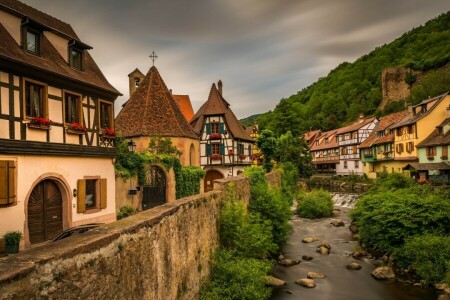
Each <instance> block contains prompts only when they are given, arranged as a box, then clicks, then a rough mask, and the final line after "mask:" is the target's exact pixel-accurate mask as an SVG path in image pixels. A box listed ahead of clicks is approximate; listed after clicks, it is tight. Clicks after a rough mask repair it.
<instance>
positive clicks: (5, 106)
mask: <svg viewBox="0 0 450 300" xmlns="http://www.w3.org/2000/svg"><path fill="white" fill-rule="evenodd" d="M0 90H1V93H0V98H1V101H2V110H1V113H2V114H4V115H9V89H8V88H5V87H1V88H0Z"/></svg>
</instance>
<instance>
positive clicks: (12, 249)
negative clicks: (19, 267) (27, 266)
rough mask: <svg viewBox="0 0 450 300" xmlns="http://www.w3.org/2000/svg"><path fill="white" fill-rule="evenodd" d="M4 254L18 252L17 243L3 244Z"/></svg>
mask: <svg viewBox="0 0 450 300" xmlns="http://www.w3.org/2000/svg"><path fill="white" fill-rule="evenodd" d="M5 251H6V254H14V253H19V244H13V245H8V244H6V245H5Z"/></svg>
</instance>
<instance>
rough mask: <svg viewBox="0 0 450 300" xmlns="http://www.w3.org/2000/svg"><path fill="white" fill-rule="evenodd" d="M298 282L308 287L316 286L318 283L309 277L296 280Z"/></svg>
mask: <svg viewBox="0 0 450 300" xmlns="http://www.w3.org/2000/svg"><path fill="white" fill-rule="evenodd" d="M295 283H296V284H299V285H301V286H304V287H307V288H315V287H316V283H315V282H314V280H312V279H308V278H301V279H298V280H296V281H295Z"/></svg>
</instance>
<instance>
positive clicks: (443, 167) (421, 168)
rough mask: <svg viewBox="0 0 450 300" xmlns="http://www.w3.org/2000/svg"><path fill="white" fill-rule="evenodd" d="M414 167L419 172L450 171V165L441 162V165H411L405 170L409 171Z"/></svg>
mask: <svg viewBox="0 0 450 300" xmlns="http://www.w3.org/2000/svg"><path fill="white" fill-rule="evenodd" d="M409 167H412V168H413V169H416V170H418V171H428V170H450V163H447V162H440V163H410V164H408V165H407V166H406V167H404V168H403V169H408V168H409Z"/></svg>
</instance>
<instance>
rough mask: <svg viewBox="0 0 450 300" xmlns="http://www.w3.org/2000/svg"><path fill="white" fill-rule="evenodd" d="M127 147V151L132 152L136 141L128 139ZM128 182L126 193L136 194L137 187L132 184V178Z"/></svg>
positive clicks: (134, 149)
mask: <svg viewBox="0 0 450 300" xmlns="http://www.w3.org/2000/svg"><path fill="white" fill-rule="evenodd" d="M127 147H128V151H129V152H130V153H134V152H135V151H136V143H135V142H134V141H133V139H130V141H129V142H128V145H127ZM130 184H131V187H130V189H129V190H128V194H129V195H136V194H137V188H136V187H135V186H133V178H131V180H130Z"/></svg>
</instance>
